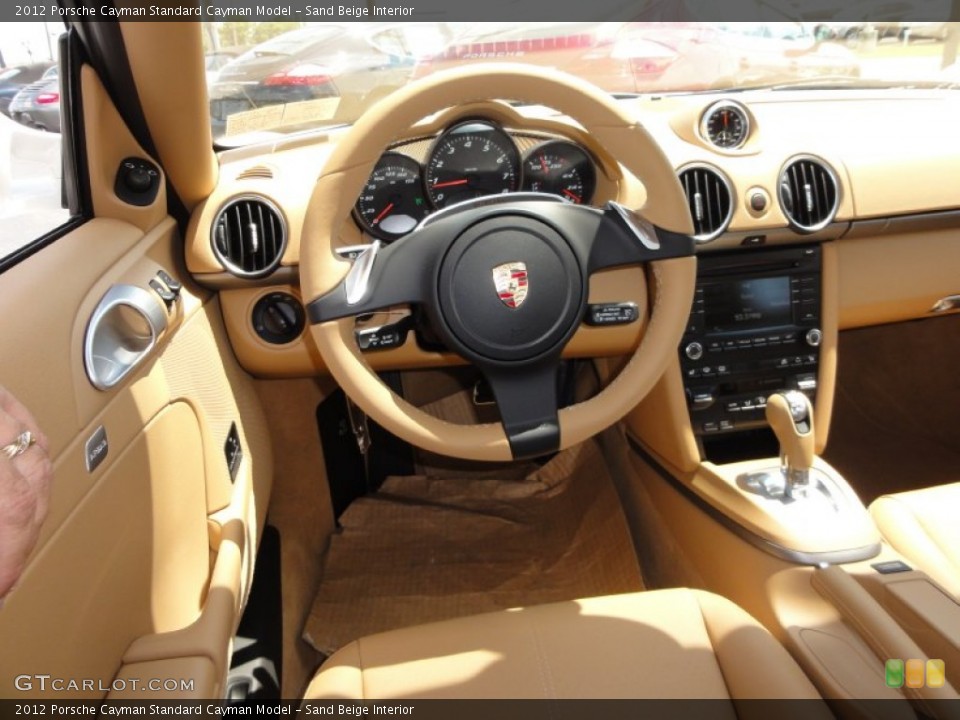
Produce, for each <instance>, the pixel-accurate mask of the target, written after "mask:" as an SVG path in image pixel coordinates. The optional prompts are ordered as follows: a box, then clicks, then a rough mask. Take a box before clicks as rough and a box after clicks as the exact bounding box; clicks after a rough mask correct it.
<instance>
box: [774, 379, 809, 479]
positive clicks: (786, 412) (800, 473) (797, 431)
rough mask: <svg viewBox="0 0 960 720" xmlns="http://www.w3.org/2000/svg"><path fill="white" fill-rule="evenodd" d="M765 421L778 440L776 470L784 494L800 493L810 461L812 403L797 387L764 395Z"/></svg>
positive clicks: (807, 476) (807, 473)
mask: <svg viewBox="0 0 960 720" xmlns="http://www.w3.org/2000/svg"><path fill="white" fill-rule="evenodd" d="M767 422H768V423H770V427H771V429H772V430H773V433H774V435H776V436H777V440H779V441H780V471H781V472H782V473H783V477H784V480H785V482H786V488H785V492H786V495H787V496H788V497H791V498H799V497H802V496H803V494H804V492H805V490H806V488H807V486H808V485H809V483H810V468H811V466H812V465H813V444H814V437H813V407H812V406H811V405H810V400H808V399H807V396H806V395H804V394H803V393H802V392H800V391H798V390H789V391H787V392H781V393H775V394H773V395H771V396H770V397H769V398H767Z"/></svg>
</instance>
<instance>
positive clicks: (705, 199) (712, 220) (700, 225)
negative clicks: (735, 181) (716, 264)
mask: <svg viewBox="0 0 960 720" xmlns="http://www.w3.org/2000/svg"><path fill="white" fill-rule="evenodd" d="M680 184H681V185H683V192H684V193H686V195H687V205H688V206H689V208H690V217H692V218H693V230H694V235H693V237H694V239H695V240H696V241H697V242H702V243H705V242H709V241H710V240H713V239H714V238H715V237H717V236H718V235H720V233H722V232H723V231H724V230H726V229H727V225H729V224H730V217H731V216H732V215H733V202H732V201H731V192H730V183H729V181H728V180H727V178H726V177H724V176H723V175H721V174H720V173H719V172H718V171H716V170H714V169H713V168H711V167H709V166H707V165H688V166H687V167H686V168H684V169H683V170H681V171H680Z"/></svg>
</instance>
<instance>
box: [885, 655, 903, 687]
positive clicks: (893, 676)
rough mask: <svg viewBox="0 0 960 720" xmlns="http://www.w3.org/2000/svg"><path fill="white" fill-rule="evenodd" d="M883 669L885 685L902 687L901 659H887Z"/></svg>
mask: <svg viewBox="0 0 960 720" xmlns="http://www.w3.org/2000/svg"><path fill="white" fill-rule="evenodd" d="M884 670H885V672H884V676H885V679H886V683H887V687H889V688H899V687H903V660H887V662H886V665H885V666H884Z"/></svg>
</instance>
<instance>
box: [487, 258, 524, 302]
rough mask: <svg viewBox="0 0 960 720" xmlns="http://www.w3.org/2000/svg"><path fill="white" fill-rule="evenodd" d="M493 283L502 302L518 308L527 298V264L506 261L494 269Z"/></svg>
mask: <svg viewBox="0 0 960 720" xmlns="http://www.w3.org/2000/svg"><path fill="white" fill-rule="evenodd" d="M493 284H494V286H496V288H497V296H498V297H499V298H500V302H502V303H503V304H504V305H506V306H507V307H508V308H518V307H520V306H521V305H523V301H524V300H526V299H527V290H528V284H527V266H526V265H525V264H524V263H522V262H512V263H504V264H503V265H497V266H496V267H495V268H494V269H493Z"/></svg>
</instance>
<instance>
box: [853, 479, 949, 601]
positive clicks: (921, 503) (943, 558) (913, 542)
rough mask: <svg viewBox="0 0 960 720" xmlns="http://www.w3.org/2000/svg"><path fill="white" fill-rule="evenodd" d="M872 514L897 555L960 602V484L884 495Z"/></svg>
mask: <svg viewBox="0 0 960 720" xmlns="http://www.w3.org/2000/svg"><path fill="white" fill-rule="evenodd" d="M870 514H871V515H873V519H874V521H875V522H876V523H877V528H878V529H879V530H880V533H881V534H882V535H883V537H884V538H885V539H886V540H887V542H889V543H890V545H892V546H893V547H894V549H895V550H896V551H897V552H899V553H900V554H901V555H903V556H904V558H906V559H907V561H908V562H910V563H911V564H912V565H913V567H914V568H915V569H917V570H922V571H923V572H925V573H926V574H927V575H929V576H930V577H932V578H933V579H934V580H935V581H936V582H938V583H939V584H940V585H941V586H942V587H943V589H944V590H946V591H947V592H949V593H950V594H952V595H953V596H954V598H956V599H957V600H958V601H960V483H952V484H950V485H939V486H936V487H930V488H924V489H922V490H912V491H910V492H903V493H897V494H895V495H884V496H882V497H879V498H877V499H876V500H875V501H874V502H873V503H872V504H871V505H870Z"/></svg>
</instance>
